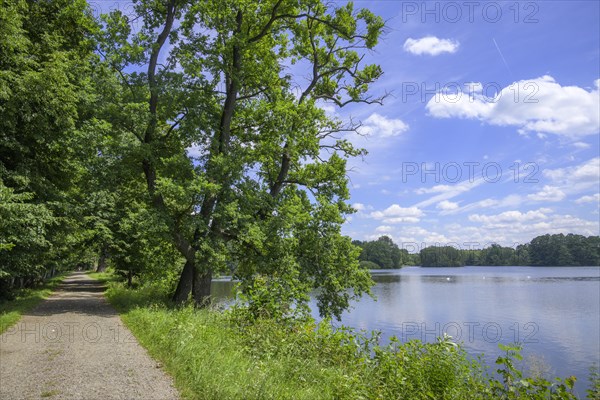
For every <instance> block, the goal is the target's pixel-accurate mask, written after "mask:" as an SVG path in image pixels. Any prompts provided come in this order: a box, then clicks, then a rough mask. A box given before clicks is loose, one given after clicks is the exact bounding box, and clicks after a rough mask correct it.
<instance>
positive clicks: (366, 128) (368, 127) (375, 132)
mask: <svg viewBox="0 0 600 400" xmlns="http://www.w3.org/2000/svg"><path fill="white" fill-rule="evenodd" d="M408 128H409V126H408V124H406V123H404V122H403V121H402V120H400V119H394V118H387V117H385V116H383V115H380V114H377V113H373V114H371V115H370V116H369V118H367V119H366V120H364V121H363V125H362V126H361V127H360V128H359V129H358V132H359V133H360V134H361V135H365V136H368V137H374V138H389V137H394V136H398V135H400V134H402V133H404V132H406V131H407V130H408Z"/></svg>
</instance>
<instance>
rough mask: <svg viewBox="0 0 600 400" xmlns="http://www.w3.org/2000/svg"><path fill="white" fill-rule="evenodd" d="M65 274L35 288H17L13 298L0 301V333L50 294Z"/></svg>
mask: <svg viewBox="0 0 600 400" xmlns="http://www.w3.org/2000/svg"><path fill="white" fill-rule="evenodd" d="M65 276H66V275H65V274H61V275H58V276H55V277H54V278H52V279H50V280H48V281H47V282H45V283H44V284H43V285H42V286H40V287H37V288H31V289H19V290H17V291H16V293H15V296H14V298H13V299H11V300H2V301H0V334H1V333H3V332H4V331H5V330H7V329H8V328H9V327H11V326H12V325H14V324H15V323H16V322H17V321H18V320H19V319H20V318H21V316H22V315H23V314H25V313H26V312H28V311H29V310H31V309H33V308H34V307H35V306H36V305H38V303H40V302H41V301H42V300H44V299H45V298H47V297H48V296H50V294H52V292H53V291H54V289H55V288H56V286H58V284H59V283H60V282H62V280H63V279H64V278H65Z"/></svg>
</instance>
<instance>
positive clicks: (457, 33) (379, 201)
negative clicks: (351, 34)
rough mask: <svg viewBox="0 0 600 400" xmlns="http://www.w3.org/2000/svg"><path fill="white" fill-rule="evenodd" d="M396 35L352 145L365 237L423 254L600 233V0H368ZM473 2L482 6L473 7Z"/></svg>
mask: <svg viewBox="0 0 600 400" xmlns="http://www.w3.org/2000/svg"><path fill="white" fill-rule="evenodd" d="M355 5H356V6H357V7H368V8H370V9H371V10H373V11H374V12H375V13H377V14H378V15H381V16H383V17H384V18H385V19H386V20H387V25H388V27H389V29H388V32H387V33H386V35H385V36H384V38H383V40H382V41H381V43H380V45H379V46H378V47H377V48H376V50H375V51H374V52H372V53H370V54H369V62H375V63H378V64H380V65H381V66H382V68H383V70H384V76H383V77H382V78H381V80H380V81H379V82H378V83H377V84H375V85H374V86H373V92H374V93H375V94H377V93H383V92H385V91H388V92H392V96H390V97H389V98H388V99H387V100H386V101H385V103H384V105H383V106H368V107H365V106H364V105H361V106H360V107H359V106H355V107H353V108H350V109H347V110H346V109H344V110H342V111H339V110H338V111H335V110H333V109H330V110H329V111H330V112H331V113H332V114H334V115H337V116H340V117H342V118H347V117H349V116H352V117H353V118H359V119H361V120H362V121H363V124H364V127H363V128H362V133H363V134H364V135H365V137H360V136H357V135H355V136H353V137H349V139H350V140H352V142H353V143H355V144H357V145H359V146H361V147H364V148H366V149H367V150H368V151H369V154H368V155H367V156H366V157H365V158H364V159H363V160H360V159H357V160H352V161H350V163H349V167H350V168H351V172H349V177H350V179H351V187H352V190H351V193H352V203H353V204H354V205H355V208H356V209H357V210H358V212H357V213H356V214H354V215H352V216H351V218H349V219H348V222H347V223H346V224H345V225H344V228H343V231H344V233H345V234H347V235H350V236H352V237H353V238H355V239H375V238H377V237H379V236H380V235H384V234H385V235H388V236H390V237H392V238H393V239H394V241H396V242H397V243H398V244H399V245H401V247H404V248H407V249H408V250H410V251H413V250H418V249H419V248H421V247H423V246H427V245H435V244H438V243H439V244H441V243H453V244H455V245H458V246H460V247H463V248H468V247H473V248H477V247H482V246H485V245H487V244H489V243H499V244H502V245H510V246H513V245H515V244H518V243H526V242H529V241H530V240H531V239H532V238H533V237H535V236H537V235H540V234H545V233H561V232H562V233H578V234H583V235H598V234H599V231H600V228H599V195H598V193H599V186H600V176H599V175H600V158H599V152H600V150H599V137H600V136H599V133H600V132H599V131H600V122H599V120H600V116H599V114H600V99H599V93H598V84H599V82H600V81H599V78H600V58H599V56H600V22H599V21H600V7H599V5H600V2H597V1H579V2H577V1H537V2H533V1H522V2H514V1H510V2H460V1H459V2H434V1H429V2H420V1H419V2H398V1H375V2H366V1H362V2H356V3H355ZM470 7H471V8H470Z"/></svg>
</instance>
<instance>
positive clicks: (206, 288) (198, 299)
mask: <svg viewBox="0 0 600 400" xmlns="http://www.w3.org/2000/svg"><path fill="white" fill-rule="evenodd" d="M211 282H212V271H211V270H210V269H208V270H207V271H200V270H199V268H198V266H196V268H194V288H193V296H194V302H195V303H196V306H198V307H207V306H208V305H210V285H211Z"/></svg>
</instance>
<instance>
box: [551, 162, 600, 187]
mask: <svg viewBox="0 0 600 400" xmlns="http://www.w3.org/2000/svg"><path fill="white" fill-rule="evenodd" d="M543 173H544V176H546V177H548V178H550V179H551V180H552V181H555V182H560V183H562V184H565V185H572V184H575V183H595V184H598V182H599V181H600V157H596V158H592V159H591V160H588V161H586V162H584V163H582V164H580V165H575V166H570V167H565V168H557V169H548V170H544V172H543Z"/></svg>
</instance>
